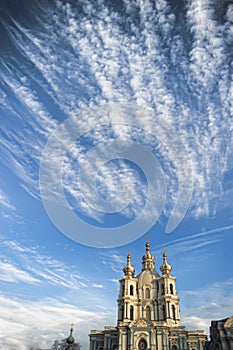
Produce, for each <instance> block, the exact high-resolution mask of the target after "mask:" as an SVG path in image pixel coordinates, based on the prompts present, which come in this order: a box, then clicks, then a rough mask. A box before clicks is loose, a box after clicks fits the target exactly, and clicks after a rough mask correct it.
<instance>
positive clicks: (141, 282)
mask: <svg viewBox="0 0 233 350" xmlns="http://www.w3.org/2000/svg"><path fill="white" fill-rule="evenodd" d="M171 269H172V268H171V266H170V265H169V264H168V262H167V254H166V252H164V254H163V264H162V266H161V267H160V271H161V273H160V274H159V273H158V272H157V271H156V269H155V265H154V256H153V255H152V254H151V252H150V244H149V243H146V252H145V254H144V255H143V257H142V271H141V272H140V273H139V274H138V275H137V276H135V270H134V267H133V266H132V265H131V257H130V254H129V253H128V256H127V264H126V266H125V267H124V268H123V272H124V277H123V278H122V279H121V280H120V290H119V296H118V300H117V302H118V321H117V326H116V327H111V326H106V327H105V329H104V330H101V331H100V330H92V331H91V333H90V335H89V336H90V350H203V349H204V348H205V343H206V340H207V337H206V335H205V334H204V331H200V330H187V329H186V328H185V327H184V326H181V325H180V310H179V297H178V293H177V290H176V278H175V277H172V276H171V274H170V273H171Z"/></svg>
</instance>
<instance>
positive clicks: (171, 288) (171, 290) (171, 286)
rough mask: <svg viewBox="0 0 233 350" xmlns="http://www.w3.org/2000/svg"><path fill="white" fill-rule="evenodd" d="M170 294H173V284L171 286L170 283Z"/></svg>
mask: <svg viewBox="0 0 233 350" xmlns="http://www.w3.org/2000/svg"><path fill="white" fill-rule="evenodd" d="M170 293H171V294H174V291H173V284H172V283H170Z"/></svg>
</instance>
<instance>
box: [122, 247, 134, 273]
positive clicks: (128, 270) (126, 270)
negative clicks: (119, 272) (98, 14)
mask: <svg viewBox="0 0 233 350" xmlns="http://www.w3.org/2000/svg"><path fill="white" fill-rule="evenodd" d="M130 259H131V256H130V250H128V255H127V265H126V266H125V267H124V268H123V272H124V274H125V276H134V271H135V270H134V267H133V266H132V265H131V262H130Z"/></svg>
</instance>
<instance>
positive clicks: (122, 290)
mask: <svg viewBox="0 0 233 350" xmlns="http://www.w3.org/2000/svg"><path fill="white" fill-rule="evenodd" d="M121 293H122V296H123V295H124V293H125V285H124V284H123V283H122V289H121Z"/></svg>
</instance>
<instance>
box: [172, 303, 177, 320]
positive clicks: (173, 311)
mask: <svg viewBox="0 0 233 350" xmlns="http://www.w3.org/2000/svg"><path fill="white" fill-rule="evenodd" d="M172 318H173V320H175V319H176V309H175V306H174V305H172Z"/></svg>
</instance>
